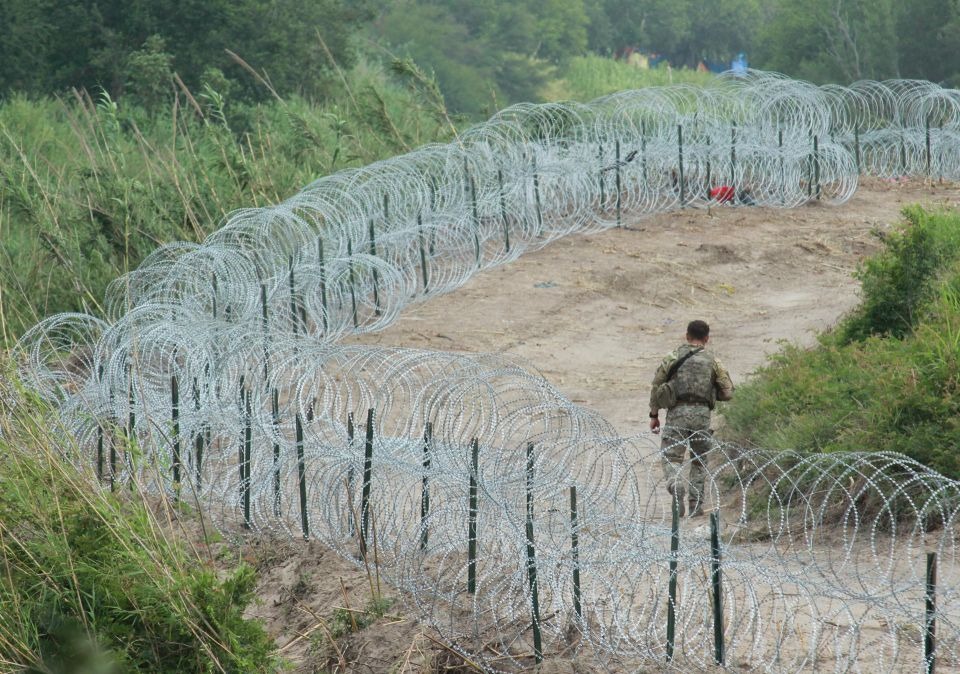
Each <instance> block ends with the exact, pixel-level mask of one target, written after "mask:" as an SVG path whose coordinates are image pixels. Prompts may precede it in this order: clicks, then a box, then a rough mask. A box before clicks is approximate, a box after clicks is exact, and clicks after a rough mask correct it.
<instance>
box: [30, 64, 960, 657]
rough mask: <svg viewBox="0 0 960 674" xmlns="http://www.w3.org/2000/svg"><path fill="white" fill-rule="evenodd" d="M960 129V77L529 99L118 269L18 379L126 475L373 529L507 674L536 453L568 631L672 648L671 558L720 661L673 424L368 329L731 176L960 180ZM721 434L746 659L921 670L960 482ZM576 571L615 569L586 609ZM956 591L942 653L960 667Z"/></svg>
mask: <svg viewBox="0 0 960 674" xmlns="http://www.w3.org/2000/svg"><path fill="white" fill-rule="evenodd" d="M958 150H960V97H958V92H957V91H955V90H948V89H942V88H940V87H937V86H936V85H933V84H930V83H925V82H914V81H903V82H900V81H894V82H862V83H856V84H854V85H852V86H851V87H848V88H844V87H837V86H827V87H814V86H812V85H810V84H807V83H803V82H797V81H794V80H789V79H786V78H783V77H780V76H776V75H771V74H767V73H755V72H754V73H751V74H750V75H749V76H748V77H746V78H742V79H738V78H732V77H722V78H719V80H718V82H717V84H716V85H715V86H713V87H709V88H706V89H697V88H692V87H687V86H677V87H658V88H652V89H647V90H642V91H635V92H622V93H620V94H615V95H612V96H608V97H605V98H601V99H598V100H596V101H594V102H592V103H590V104H549V105H526V104H525V105H517V106H513V107H511V108H508V109H506V110H504V111H502V112H500V113H498V114H497V115H495V116H494V117H493V118H492V119H491V120H490V121H489V122H487V123H485V124H482V125H479V126H477V127H474V128H472V129H470V130H468V131H467V132H465V133H464V134H463V135H462V136H461V137H460V138H459V139H458V142H456V143H451V144H448V145H431V146H426V147H424V148H420V149H418V150H416V151H414V152H411V153H409V154H407V155H403V156H401V157H397V158H394V159H391V160H388V161H384V162H378V163H376V164H373V165H371V166H368V167H364V168H361V169H353V170H346V171H341V172H340V173H337V174H335V175H333V176H329V177H326V178H323V179H321V180H318V181H316V182H314V183H312V184H311V185H309V186H307V187H306V188H304V190H302V191H301V192H300V193H299V194H297V195H296V196H294V197H293V198H291V199H289V200H287V201H285V202H284V203H282V204H278V205H276V206H273V207H268V208H263V209H248V210H243V211H238V212H236V213H234V214H232V215H231V216H230V217H229V218H228V220H227V222H226V224H225V225H224V227H222V228H221V229H220V230H218V231H217V232H216V233H214V234H213V235H211V236H210V237H209V238H208V239H207V240H206V241H204V242H203V243H202V244H184V243H177V244H171V245H167V246H163V247H161V248H159V249H158V250H157V251H155V252H154V253H153V254H152V255H151V256H149V257H148V258H147V259H146V260H145V261H144V262H143V264H142V265H141V266H140V267H139V268H138V269H137V270H136V271H134V272H132V273H130V274H127V275H126V276H124V277H122V278H120V279H118V280H117V281H115V282H114V283H113V284H112V285H111V286H110V288H109V289H108V292H107V297H106V307H107V317H106V318H105V319H97V318H94V317H89V316H83V315H60V316H54V317H51V318H49V319H47V320H45V321H43V322H41V323H40V324H39V325H37V326H36V327H35V328H34V329H32V330H31V331H30V332H28V333H27V334H26V335H25V336H24V338H23V339H22V340H21V341H20V343H19V345H18V354H19V356H18V357H19V358H20V361H21V365H22V366H21V376H22V378H23V379H24V380H25V381H26V382H27V383H29V384H30V385H31V386H32V387H33V388H34V389H35V390H37V391H38V392H39V393H40V394H41V395H43V396H44V397H45V398H47V399H48V400H51V401H52V402H54V403H55V405H56V408H57V410H58V414H59V415H60V420H59V426H60V427H63V428H65V429H66V430H67V432H68V433H69V435H70V436H71V437H72V438H74V439H75V441H77V442H79V443H80V445H81V446H82V447H84V448H85V449H86V452H87V453H86V456H87V457H88V461H89V464H92V465H93V466H94V469H95V471H96V472H97V474H98V475H99V476H101V478H102V479H103V480H104V481H105V482H109V483H111V484H115V483H118V482H125V481H128V480H137V481H138V482H139V483H140V484H142V485H144V486H145V487H146V488H151V489H154V490H157V491H160V492H164V493H168V494H171V495H181V496H182V495H184V494H187V493H188V494H190V498H195V499H197V500H198V501H199V502H200V503H202V504H203V505H204V507H205V508H206V509H207V510H208V511H210V512H211V513H213V514H215V516H216V518H215V519H216V521H217V522H218V523H219V525H220V526H222V527H224V528H227V529H231V530H234V529H236V528H240V527H247V528H249V529H252V530H261V531H273V530H278V531H284V532H286V533H287V534H288V535H291V536H294V537H301V536H303V537H311V538H318V539H321V540H323V541H325V542H326V543H327V544H328V545H330V546H331V547H333V548H334V549H337V550H339V551H340V552H341V553H342V554H344V555H346V556H348V557H350V558H355V557H356V555H357V554H358V552H359V549H358V547H359V546H363V547H364V552H366V553H367V554H369V551H368V550H366V548H367V547H368V546H372V547H374V548H375V551H376V556H377V564H378V566H379V568H380V569H381V570H382V572H383V574H384V576H385V577H387V578H388V579H389V580H390V581H391V582H392V583H393V584H394V585H395V586H396V587H398V588H399V589H401V590H402V591H403V592H404V593H405V595H406V596H407V597H408V598H409V599H410V601H411V603H412V604H413V605H415V606H416V607H417V608H418V610H419V611H420V612H421V613H422V614H423V615H424V616H426V617H427V618H428V620H429V621H430V622H431V623H432V624H434V625H435V626H436V627H437V628H438V629H439V630H440V631H441V632H442V633H443V634H444V636H445V637H446V638H447V639H449V640H450V641H451V642H452V643H454V644H456V645H457V647H458V648H461V649H462V650H463V651H464V652H469V653H472V654H474V656H476V657H487V658H488V659H487V660H485V661H484V662H485V665H486V666H488V667H489V668H490V669H491V670H495V669H503V668H507V667H509V666H516V665H519V664H521V663H523V662H525V660H524V658H527V657H529V655H530V654H531V652H532V649H533V647H532V645H531V643H529V639H530V632H531V629H530V624H531V617H530V616H531V613H530V604H531V589H530V587H531V586H530V582H529V576H528V573H529V569H530V562H529V557H528V553H529V550H528V548H527V524H528V523H527V517H526V513H527V512H528V510H527V508H528V506H527V505H526V504H527V502H528V501H527V499H528V494H527V489H528V488H527V476H528V474H529V475H531V476H532V479H531V481H530V486H529V491H530V495H529V503H530V506H529V507H530V508H531V510H532V512H533V514H534V517H533V518H532V524H531V526H534V527H535V531H536V534H535V545H534V546H533V548H534V549H535V554H536V568H537V570H538V583H539V585H538V587H539V597H540V604H541V606H542V608H543V613H541V620H540V622H539V624H540V626H541V627H542V629H543V633H544V635H545V638H546V648H547V650H553V651H559V650H562V649H564V648H569V647H575V648H579V649H583V650H585V651H589V652H590V653H591V654H592V655H593V656H594V657H596V658H597V659H598V661H602V662H615V661H625V660H629V659H630V658H634V659H636V660H637V661H649V660H658V661H662V660H663V658H664V657H665V653H664V645H663V644H664V642H665V638H664V635H663V630H664V627H663V625H664V613H665V611H666V606H667V603H668V602H667V599H666V594H665V592H666V586H667V581H666V579H667V577H668V575H669V573H668V570H667V569H668V566H667V562H668V560H669V559H674V560H675V561H676V562H677V564H678V566H679V568H680V570H681V571H680V576H679V584H680V587H681V594H680V600H679V602H678V603H677V604H676V608H677V610H678V615H677V616H676V618H677V620H678V624H679V625H681V629H680V631H679V635H680V637H679V639H678V642H677V650H676V654H675V655H674V659H673V662H674V666H675V667H676V668H677V669H678V670H680V671H685V670H686V669H688V668H689V667H700V666H705V665H706V664H708V663H709V661H710V657H711V653H710V645H711V641H710V638H711V634H710V629H709V625H710V621H709V617H710V615H711V610H712V609H711V606H710V600H709V594H708V593H707V592H706V589H705V588H706V584H705V581H704V580H703V578H704V575H703V574H704V573H705V571H704V569H706V568H708V567H709V562H710V558H711V557H710V556H711V551H710V548H709V546H707V545H706V544H705V541H704V538H703V536H702V535H700V534H697V532H696V531H693V532H684V535H683V537H682V544H681V546H680V549H679V551H678V552H677V553H676V554H671V552H670V547H669V546H670V535H671V530H670V525H669V502H668V500H667V497H666V491H665V489H664V485H663V484H662V481H661V478H660V477H659V466H658V463H657V460H656V458H657V457H658V456H659V450H658V449H657V448H656V447H655V445H654V443H653V442H652V439H651V438H650V437H647V436H640V437H635V438H621V437H618V436H617V434H616V433H615V432H614V431H613V429H612V428H611V427H610V425H609V424H608V423H607V422H606V421H604V420H603V419H602V418H600V417H599V416H598V415H596V414H594V413H591V412H589V411H587V410H584V409H582V408H579V407H578V406H576V405H574V404H572V403H570V402H569V401H567V400H566V399H565V398H564V397H563V396H562V395H561V394H560V393H559V392H558V391H556V390H555V389H554V388H553V387H551V386H550V384H549V383H547V382H546V381H545V380H543V379H542V378H541V377H539V376H538V375H536V374H532V373H531V371H530V370H531V368H530V367H529V366H527V365H525V364H522V363H519V362H518V361H515V360H511V359H507V358H505V357H500V356H466V355H454V354H445V353H435V352H425V351H413V350H401V349H384V348H374V347H363V346H343V345H340V344H339V341H340V339H341V338H342V337H344V336H345V335H348V334H351V333H363V332H370V331H375V330H380V329H383V328H384V327H386V326H387V325H389V324H390V323H391V322H393V321H394V320H395V319H396V317H397V316H398V315H399V313H400V311H402V310H403V308H404V307H405V306H407V304H408V303H410V302H413V301H424V300H425V299H427V298H429V297H431V296H433V295H435V294H439V293H444V292H449V291H450V290H452V289H454V288H456V287H459V286H460V285H462V284H463V283H465V282H466V281H467V280H468V279H469V278H470V277H471V276H472V275H473V274H474V273H476V272H477V271H479V270H481V269H484V268H487V267H490V266H493V265H496V264H501V263H504V262H507V261H510V260H512V259H514V258H516V257H517V256H519V255H521V254H522V253H523V252H525V251H528V250H531V249H535V248H538V247H540V246H543V245H546V244H547V243H549V242H550V241H552V240H554V239H556V238H559V237H561V236H565V235H568V234H571V233H577V232H590V231H597V230H600V229H604V228H607V227H611V226H615V225H616V224H619V223H621V222H623V221H624V220H628V219H635V218H637V217H641V216H643V215H648V214H651V213H657V212H663V211H667V210H671V209H676V208H682V207H685V206H690V205H697V204H703V203H705V202H706V201H707V200H708V198H709V192H710V189H711V188H712V187H714V186H717V185H728V186H731V187H733V188H735V190H736V192H737V200H739V201H740V202H742V203H753V204H759V205H766V206H772V207H783V208H790V207H796V206H799V205H801V204H803V203H806V202H808V201H811V200H818V199H819V200H822V201H827V202H829V203H842V202H844V201H846V200H847V199H848V198H849V197H850V196H851V195H852V193H853V192H854V190H855V189H856V185H857V180H858V176H859V175H860V174H861V173H867V174H871V175H878V176H883V177H890V176H897V175H927V176H930V177H945V178H950V179H954V178H957V177H958V176H960V160H958V157H960V152H958ZM368 410H373V413H372V414H373V416H372V417H366V415H367V413H368V412H367V411H368ZM368 430H369V433H370V435H369V436H367V435H366V434H367V432H368ZM368 437H369V439H368ZM130 443H135V446H136V448H137V450H136V452H134V453H131V452H130V451H127V450H128V449H129V445H130ZM528 446H532V450H531V453H530V456H531V457H532V459H531V461H532V463H531V464H529V471H528V464H527V460H528V459H527V449H526V448H527V447H528ZM368 453H369V454H372V458H371V459H370V460H368V459H367V458H366V456H367V454H368ZM712 454H713V456H712V457H711V462H710V463H711V466H710V471H711V474H710V479H709V486H710V491H711V493H712V501H711V503H712V504H713V505H714V506H715V507H720V506H722V507H723V510H722V512H724V513H725V515H724V518H725V522H724V525H725V531H726V532H727V533H726V534H725V535H726V541H725V545H724V547H723V555H724V566H723V568H724V571H725V573H726V589H725V594H724V597H725V607H726V608H725V611H726V615H727V635H728V639H727V641H728V648H729V654H730V657H731V658H734V659H736V660H737V661H739V662H740V663H741V666H744V667H747V668H749V669H759V670H766V671H796V670H801V669H807V668H829V669H833V670H835V671H856V670H857V668H858V667H859V666H860V665H859V664H858V663H859V662H860V661H861V660H859V659H858V658H862V657H863V656H864V655H867V654H868V655H869V662H870V667H871V669H874V668H879V669H878V671H899V668H902V667H904V666H913V664H916V666H917V667H919V664H918V663H919V660H917V658H918V657H919V655H918V653H920V650H919V648H920V647H919V645H918V644H919V641H920V639H921V637H920V636H918V635H919V632H916V630H915V629H914V631H911V629H912V628H911V626H913V628H915V626H917V625H920V624H922V615H919V614H918V611H920V607H921V604H922V596H923V582H922V581H923V573H922V571H923V570H922V569H921V568H920V559H921V556H922V553H923V552H924V551H925V550H927V549H928V548H933V549H936V550H938V551H939V552H940V554H941V558H942V559H944V560H949V561H950V562H951V563H954V562H955V559H956V551H955V543H954V528H955V525H956V508H957V505H956V504H957V502H958V501H957V498H956V496H957V484H956V483H955V482H953V481H951V480H947V479H946V478H943V477H942V476H940V475H938V474H936V473H934V472H932V471H929V470H926V469H924V468H922V467H921V466H918V465H916V464H914V463H912V462H910V461H909V460H907V459H905V458H904V457H898V456H889V455H873V454H863V455H859V454H856V455H853V454H851V455H844V456H842V457H806V456H799V455H792V454H777V455H771V454H768V453H765V452H759V451H753V452H740V451H738V450H735V448H732V447H729V446H726V445H722V444H719V443H718V444H716V449H715V450H713V452H712ZM474 455H476V462H475V463H474V460H473V457H474ZM89 464H88V465H89ZM471 480H472V484H471ZM571 487H575V488H576V490H577V492H578V493H579V503H580V506H579V514H578V518H579V519H578V523H577V524H576V525H575V526H573V525H572V524H571V522H570V513H569V498H570V495H569V490H570V488H571ZM425 493H428V494H429V498H428V499H424V494H425ZM471 493H473V496H474V498H473V500H471ZM368 498H369V500H367V499H368ZM728 513H736V517H730V516H728ZM868 513H869V517H873V519H872V520H867V519H864V518H866V517H868ZM911 522H912V524H909V523H911ZM904 523H907V524H904ZM473 530H475V531H476V537H475V544H476V547H477V548H478V556H477V557H476V559H475V560H474V561H473V562H471V561H469V560H468V547H469V546H468V544H467V543H468V539H470V538H473V537H472V536H471V533H470V532H471V531H473ZM573 532H576V533H577V534H578V536H579V547H578V553H577V554H578V556H579V559H578V560H577V561H576V562H575V561H574V559H573V556H572V550H571V533H573ZM831 536H834V537H838V538H837V540H824V539H825V538H826V537H831ZM575 566H576V568H577V569H578V570H579V573H580V574H581V577H582V578H584V579H589V581H588V582H584V584H583V596H582V598H581V599H580V610H577V609H576V604H577V602H576V601H574V599H573V594H572V593H573V589H572V588H573V585H572V580H571V579H572V577H573V568H574V567H575ZM471 578H472V580H471ZM947 578H949V579H950V580H951V581H953V582H952V583H950V582H948V583H947V586H946V590H945V594H946V597H948V598H950V597H952V596H953V594H954V593H955V591H956V583H955V579H953V578H952V577H950V576H949V575H948V576H947ZM469 585H473V586H474V587H473V592H467V587H468V586H469ZM949 606H950V604H949V602H948V601H944V602H943V603H942V604H941V608H940V609H939V610H938V614H937V615H938V620H939V622H938V636H939V638H940V648H941V650H940V655H939V657H940V659H941V660H940V661H941V662H944V661H946V662H952V663H954V664H956V662H957V659H958V657H960V655H958V653H957V645H956V644H957V627H956V625H957V616H956V615H954V614H953V613H952V612H951V611H950V609H949ZM943 607H947V608H943ZM491 641H492V642H493V643H495V644H496V647H495V648H493V652H496V653H499V654H500V655H498V656H496V657H494V658H492V659H491V657H490V656H489V651H487V650H485V649H484V648H483V644H484V643H486V642H491ZM484 653H486V656H484ZM477 654H479V655H477ZM498 658H499V659H498ZM827 663H829V664H827Z"/></svg>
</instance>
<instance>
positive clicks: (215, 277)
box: [210, 274, 217, 319]
mask: <svg viewBox="0 0 960 674" xmlns="http://www.w3.org/2000/svg"><path fill="white" fill-rule="evenodd" d="M210 276H211V280H212V282H213V299H212V305H213V306H212V308H213V318H214V319H216V318H217V275H216V274H211V275H210Z"/></svg>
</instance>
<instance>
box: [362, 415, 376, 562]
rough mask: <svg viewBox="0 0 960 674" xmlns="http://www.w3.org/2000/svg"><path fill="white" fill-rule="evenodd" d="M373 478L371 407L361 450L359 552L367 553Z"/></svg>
mask: <svg viewBox="0 0 960 674" xmlns="http://www.w3.org/2000/svg"><path fill="white" fill-rule="evenodd" d="M372 478H373V408H372V407H371V408H370V409H368V410H367V442H366V444H365V445H364V452H363V488H362V490H361V493H360V552H361V554H362V555H363V556H364V557H366V555H367V531H368V529H369V527H370V487H371V480H372Z"/></svg>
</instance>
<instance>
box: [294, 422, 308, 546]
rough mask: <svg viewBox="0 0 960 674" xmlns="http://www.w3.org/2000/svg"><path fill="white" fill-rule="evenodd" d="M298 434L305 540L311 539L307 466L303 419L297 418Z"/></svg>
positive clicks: (301, 524) (299, 473) (298, 466)
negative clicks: (308, 516)
mask: <svg viewBox="0 0 960 674" xmlns="http://www.w3.org/2000/svg"><path fill="white" fill-rule="evenodd" d="M295 423H296V432H297V483H298V484H299V486H300V530H301V531H302V532H303V540H307V539H308V538H310V522H309V521H308V520H307V466H306V463H305V462H304V458H303V419H302V418H301V417H300V412H297V416H296V422H295Z"/></svg>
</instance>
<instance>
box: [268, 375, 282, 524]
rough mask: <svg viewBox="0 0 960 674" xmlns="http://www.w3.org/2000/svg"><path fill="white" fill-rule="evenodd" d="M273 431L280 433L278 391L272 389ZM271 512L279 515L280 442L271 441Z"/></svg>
mask: <svg viewBox="0 0 960 674" xmlns="http://www.w3.org/2000/svg"><path fill="white" fill-rule="evenodd" d="M270 398H271V400H270V407H271V412H272V413H273V429H274V433H275V434H276V435H277V437H279V435H280V392H279V391H278V390H277V389H273V390H272V391H271V395H270ZM273 514H274V515H276V516H277V517H280V443H279V442H276V441H274V443H273Z"/></svg>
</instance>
